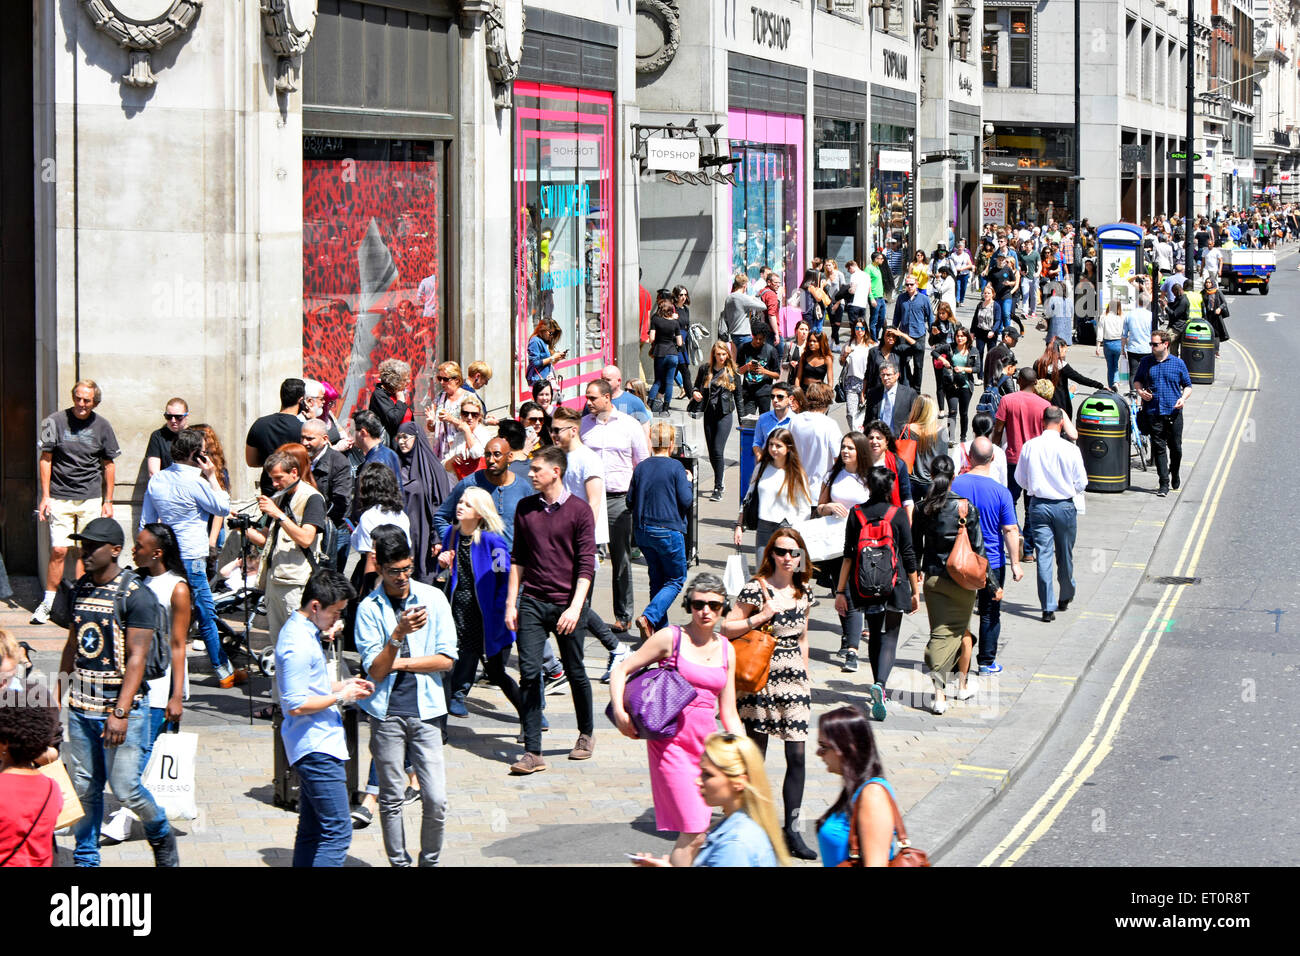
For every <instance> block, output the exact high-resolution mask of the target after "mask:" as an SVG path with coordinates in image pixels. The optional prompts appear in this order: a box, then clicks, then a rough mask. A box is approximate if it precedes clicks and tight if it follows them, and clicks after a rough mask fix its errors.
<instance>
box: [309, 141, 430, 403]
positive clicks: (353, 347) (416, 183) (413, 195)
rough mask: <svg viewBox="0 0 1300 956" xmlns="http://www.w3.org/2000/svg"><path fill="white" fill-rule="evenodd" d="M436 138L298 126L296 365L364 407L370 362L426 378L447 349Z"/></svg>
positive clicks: (422, 383)
mask: <svg viewBox="0 0 1300 956" xmlns="http://www.w3.org/2000/svg"><path fill="white" fill-rule="evenodd" d="M445 149H446V147H445V144H444V143H442V142H428V141H412V140H380V139H349V138H343V137H333V136H312V135H310V134H308V135H306V136H304V137H303V177H302V178H303V183H302V200H303V217H302V218H303V236H302V253H303V282H302V287H303V288H302V299H303V328H302V337H303V374H305V375H306V376H307V377H308V378H314V379H317V380H319V381H322V382H329V383H330V384H331V385H333V386H334V387H335V388H337V389H338V390H339V393H340V394H341V395H342V398H341V400H340V402H339V404H338V405H337V406H336V407H335V409H334V414H335V416H336V417H337V418H338V419H339V420H340V421H347V420H349V419H351V417H352V413H353V412H354V411H356V410H357V409H359V408H365V407H366V404H367V403H368V401H369V397H370V393H371V391H373V389H374V386H375V381H376V378H377V375H378V367H379V363H380V362H382V361H383V360H384V359H387V358H398V359H401V360H402V361H404V362H408V363H410V365H411V371H412V375H413V377H414V383H413V392H414V394H416V395H425V394H427V393H428V392H429V390H430V385H431V382H432V378H433V373H434V367H435V366H436V364H437V363H438V362H439V361H442V360H445V358H446V357H447V356H448V355H449V351H450V349H449V342H450V333H451V332H452V331H453V330H450V329H448V328H447V323H445V322H443V321H442V316H443V312H444V309H445V305H446V281H445V279H446V275H445V243H446V238H445V237H446V234H447V212H446V209H447V202H446V191H445V190H446V186H445V183H446V165H445V162H446V160H445Z"/></svg>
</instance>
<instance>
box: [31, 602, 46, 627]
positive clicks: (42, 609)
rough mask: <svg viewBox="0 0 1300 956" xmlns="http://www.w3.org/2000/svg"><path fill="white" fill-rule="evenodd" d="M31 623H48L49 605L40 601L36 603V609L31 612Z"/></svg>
mask: <svg viewBox="0 0 1300 956" xmlns="http://www.w3.org/2000/svg"><path fill="white" fill-rule="evenodd" d="M31 623H32V624H49V623H50V606H49V605H48V604H46V603H45V602H44V601H42V602H41V603H40V604H38V605H36V610H35V611H33V612H32V620H31Z"/></svg>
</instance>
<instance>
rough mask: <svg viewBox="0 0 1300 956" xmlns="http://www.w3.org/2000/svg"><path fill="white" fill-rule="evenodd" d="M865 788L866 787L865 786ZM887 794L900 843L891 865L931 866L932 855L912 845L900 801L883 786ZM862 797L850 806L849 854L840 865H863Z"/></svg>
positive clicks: (858, 797) (859, 796)
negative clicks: (860, 825)
mask: <svg viewBox="0 0 1300 956" xmlns="http://www.w3.org/2000/svg"><path fill="white" fill-rule="evenodd" d="M863 789H864V790H865V789H866V787H863ZM881 789H883V790H884V791H885V795H886V796H888V797H889V805H890V806H891V807H892V808H893V810H894V833H895V835H896V836H897V838H898V841H897V842H898V845H897V847H896V848H895V850H894V857H893V859H891V860H890V861H889V865H890V866H929V865H930V857H929V855H928V854H927V853H926V852H925V851H924V850H918V849H917V848H916V847H914V846H912V844H911V842H910V841H909V840H908V839H907V827H905V826H903V815H902V814H901V813H899V812H898V803H897V802H895V800H894V795H893V794H892V793H890V792H889V788H888V787H884V786H882V787H881ZM861 799H862V794H861V793H859V794H858V796H857V799H855V800H854V801H853V804H852V805H851V806H850V807H849V855H848V858H847V859H846V860H844V862H843V863H840V864H839V865H840V866H863V865H864V864H863V862H862V852H861V850H860V849H859V847H858V800H861Z"/></svg>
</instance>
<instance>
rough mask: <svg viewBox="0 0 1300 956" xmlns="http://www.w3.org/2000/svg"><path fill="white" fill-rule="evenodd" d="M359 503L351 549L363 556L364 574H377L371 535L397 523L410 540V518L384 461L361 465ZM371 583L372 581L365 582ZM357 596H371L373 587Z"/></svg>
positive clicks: (395, 480)
mask: <svg viewBox="0 0 1300 956" xmlns="http://www.w3.org/2000/svg"><path fill="white" fill-rule="evenodd" d="M357 504H358V507H359V508H360V509H361V517H360V518H359V519H357V527H356V530H355V531H353V532H352V550H353V551H355V552H357V554H358V555H360V556H361V562H362V568H361V571H362V575H363V576H364V575H370V574H373V573H375V572H376V570H377V568H376V566H375V546H374V544H373V542H371V540H370V533H371V532H372V531H374V530H375V528H377V527H379V526H380V525H381V524H395V525H397V526H398V527H399V528H401V529H402V530H403V531H404V532H406V540H407V542H408V543H410V540H411V519H410V518H408V517H407V516H406V511H405V510H403V508H402V496H401V494H400V493H399V492H398V490H397V476H396V475H394V474H393V469H391V468H389V467H388V466H387V465H385V464H383V463H382V462H378V461H372V462H370V463H369V464H366V465H362V466H361V471H359V472H358V473H357ZM366 583H371V582H366ZM357 593H358V594H361V595H363V596H364V595H365V594H369V593H370V588H369V587H366V588H365V590H364V591H363V590H361V589H360V588H358V590H357Z"/></svg>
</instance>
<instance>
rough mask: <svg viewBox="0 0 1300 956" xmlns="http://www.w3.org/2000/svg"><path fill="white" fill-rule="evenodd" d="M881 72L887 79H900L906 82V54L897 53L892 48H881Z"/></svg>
mask: <svg viewBox="0 0 1300 956" xmlns="http://www.w3.org/2000/svg"><path fill="white" fill-rule="evenodd" d="M880 55H881V57H882V63H881V72H882V73H883V74H884V76H885V79H887V80H902V81H903V82H904V83H906V82H907V54H906V53H898V52H895V51H894V50H882V51H881V52H880Z"/></svg>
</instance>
